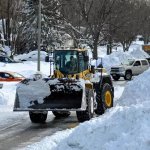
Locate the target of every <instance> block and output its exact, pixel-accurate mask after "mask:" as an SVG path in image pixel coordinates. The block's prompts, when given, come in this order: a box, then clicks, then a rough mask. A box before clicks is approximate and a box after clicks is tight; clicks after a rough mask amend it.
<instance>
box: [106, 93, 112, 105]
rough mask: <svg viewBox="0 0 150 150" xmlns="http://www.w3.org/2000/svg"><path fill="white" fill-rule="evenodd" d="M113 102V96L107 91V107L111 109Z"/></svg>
mask: <svg viewBox="0 0 150 150" xmlns="http://www.w3.org/2000/svg"><path fill="white" fill-rule="evenodd" d="M111 102H112V96H111V93H110V91H106V93H105V104H106V106H107V107H111Z"/></svg>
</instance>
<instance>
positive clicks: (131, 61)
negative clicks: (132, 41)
mask: <svg viewBox="0 0 150 150" xmlns="http://www.w3.org/2000/svg"><path fill="white" fill-rule="evenodd" d="M133 63H134V60H128V61H125V62H124V63H123V64H124V65H127V66H131V65H132V64H133Z"/></svg>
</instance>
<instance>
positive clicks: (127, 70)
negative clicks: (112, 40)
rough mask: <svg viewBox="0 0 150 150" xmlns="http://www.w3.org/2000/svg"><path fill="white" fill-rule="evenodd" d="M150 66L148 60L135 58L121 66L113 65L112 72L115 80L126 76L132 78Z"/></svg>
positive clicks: (126, 78) (128, 78) (127, 78)
mask: <svg viewBox="0 0 150 150" xmlns="http://www.w3.org/2000/svg"><path fill="white" fill-rule="evenodd" d="M148 68H149V63H148V60H146V59H133V60H128V61H127V62H126V63H123V64H121V65H120V66H114V67H111V71H110V74H111V76H112V77H113V79H114V80H116V81H117V80H119V79H120V77H124V79H125V80H131V79H132V76H135V75H139V74H141V73H143V72H144V71H145V70H147V69H148Z"/></svg>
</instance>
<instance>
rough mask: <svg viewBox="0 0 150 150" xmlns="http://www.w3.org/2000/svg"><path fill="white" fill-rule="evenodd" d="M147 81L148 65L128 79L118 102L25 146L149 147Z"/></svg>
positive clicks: (54, 149) (39, 149) (56, 149)
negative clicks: (89, 118) (80, 122)
mask: <svg viewBox="0 0 150 150" xmlns="http://www.w3.org/2000/svg"><path fill="white" fill-rule="evenodd" d="M148 81H150V69H149V70H148V71H146V72H144V73H143V74H141V75H140V76H138V77H136V78H135V79H134V80H133V81H131V82H129V83H128V85H127V86H126V87H125V90H124V93H123V95H122V97H121V98H120V100H118V104H119V105H117V106H116V107H113V108H112V109H110V110H108V111H107V112H106V113H105V114H104V115H102V116H100V117H97V118H94V119H92V120H91V121H87V122H85V123H82V124H80V125H79V126H78V127H76V128H74V129H70V130H69V131H68V130H67V131H66V132H65V131H64V132H59V133H57V134H56V135H53V136H52V137H46V138H45V139H44V140H42V141H41V142H39V143H35V144H33V145H30V146H28V147H27V148H26V150H28V149H30V150H32V149H33V150H35V149H36V150H62V149H66V150H72V149H76V150H81V149H82V150H91V149H94V150H99V149H101V150H112V149H113V150H114V149H115V150H120V149H121V150H126V149H128V150H149V148H150V126H149V122H150V117H149V114H150V92H149V89H150V84H149V82H148ZM85 129H86V130H85ZM62 136H63V138H62ZM48 143H49V144H48Z"/></svg>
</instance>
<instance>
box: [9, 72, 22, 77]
mask: <svg viewBox="0 0 150 150" xmlns="http://www.w3.org/2000/svg"><path fill="white" fill-rule="evenodd" d="M11 74H12V75H13V76H14V77H15V78H24V76H22V75H21V74H18V73H16V72H12V73H11Z"/></svg>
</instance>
